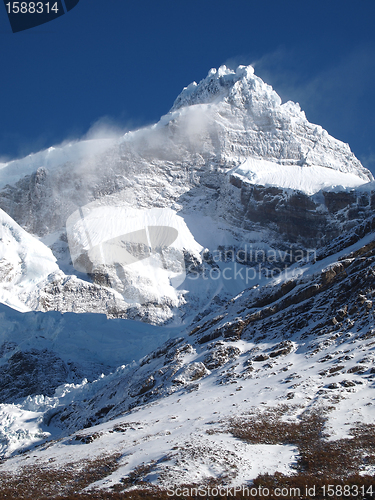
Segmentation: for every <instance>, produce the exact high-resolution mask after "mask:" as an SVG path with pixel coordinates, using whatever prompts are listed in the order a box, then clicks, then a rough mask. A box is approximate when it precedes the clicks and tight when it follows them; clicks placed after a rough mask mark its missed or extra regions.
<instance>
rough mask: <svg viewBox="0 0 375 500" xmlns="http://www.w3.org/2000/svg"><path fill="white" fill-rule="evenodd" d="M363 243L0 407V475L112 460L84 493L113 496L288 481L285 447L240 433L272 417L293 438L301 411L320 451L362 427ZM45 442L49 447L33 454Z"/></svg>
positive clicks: (368, 304) (369, 376) (294, 455)
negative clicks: (155, 341)
mask: <svg viewBox="0 0 375 500" xmlns="http://www.w3.org/2000/svg"><path fill="white" fill-rule="evenodd" d="M374 239H375V234H374V233H372V232H369V234H367V235H366V236H365V237H364V238H362V239H359V240H358V241H357V242H356V243H354V244H352V245H351V246H349V247H346V248H344V249H342V250H341V251H339V252H337V253H333V254H332V255H330V256H327V257H324V258H322V257H323V256H318V260H317V261H316V262H315V263H313V262H310V263H305V264H303V263H298V264H294V265H293V266H292V268H290V269H288V270H287V271H286V272H285V273H284V274H283V275H280V276H278V277H277V278H275V279H274V281H273V282H269V283H268V286H266V287H254V288H253V289H251V290H247V291H245V292H243V293H242V294H241V295H240V296H238V297H237V298H235V299H234V300H232V301H231V302H229V303H228V304H227V305H226V306H224V307H223V308H222V309H221V310H220V311H219V312H220V313H219V315H216V316H215V315H208V316H206V317H205V318H204V319H203V320H202V321H201V322H199V323H198V324H197V325H196V326H195V328H194V329H193V330H190V331H189V330H188V331H185V332H184V331H183V330H181V329H180V331H178V334H177V331H174V332H173V333H174V334H175V335H176V334H177V335H178V336H176V337H174V338H171V339H170V340H168V341H167V342H166V343H165V344H164V345H163V346H161V347H159V348H158V349H156V350H155V351H153V352H151V353H149V354H148V355H146V356H145V357H144V358H143V359H142V360H141V361H140V362H139V363H135V364H133V365H131V366H128V367H126V368H119V369H117V370H116V371H115V372H113V373H112V374H110V375H105V376H103V377H101V378H100V379H98V380H97V381H95V382H92V383H87V382H84V383H82V384H77V385H66V386H61V387H59V388H57V390H56V392H55V394H54V395H53V396H51V397H47V398H46V397H40V396H38V397H36V396H35V397H31V398H28V399H26V400H25V401H24V402H20V403H18V404H17V405H2V406H1V411H2V415H3V424H2V425H3V431H2V432H3V435H4V439H3V441H2V443H3V453H4V454H5V455H6V456H9V455H13V458H9V459H8V460H7V461H6V462H4V463H3V464H2V465H1V466H0V471H3V472H4V471H13V472H14V471H18V472H17V473H19V472H21V471H22V469H23V467H25V466H26V465H27V466H28V467H30V466H35V467H41V466H44V465H43V464H47V463H48V464H49V468H50V469H51V470H53V468H54V467H55V465H54V464H56V466H57V467H59V468H60V467H65V466H68V464H70V467H71V464H72V463H77V464H79V463H80V464H83V463H85V462H87V461H90V460H95V459H96V458H101V459H104V457H107V458H108V457H110V456H116V466H115V467H114V469H111V471H108V474H105V477H103V479H101V480H99V481H97V482H95V483H93V484H91V486H95V487H99V488H111V487H114V486H116V485H117V486H116V487H117V488H120V489H121V487H122V488H123V489H126V488H128V487H130V486H131V485H134V484H137V481H140V480H145V481H146V483H147V482H150V483H153V484H158V485H161V486H163V487H166V488H168V487H171V485H176V484H182V483H192V482H195V483H198V484H203V483H204V481H207V480H208V479H209V478H212V477H214V478H215V477H216V478H217V477H222V478H225V480H224V482H225V484H227V485H232V486H235V485H237V486H238V485H242V484H248V483H249V481H251V480H253V479H254V478H255V477H256V476H257V475H258V474H259V473H265V472H269V473H270V474H273V473H275V472H276V471H278V472H282V473H286V474H291V473H292V472H293V471H294V470H295V466H296V464H299V463H300V462H299V460H300V454H301V452H302V451H301V450H302V449H303V448H301V446H302V445H301V443H300V442H299V441H298V440H297V441H295V442H293V439H292V438H290V439H291V440H290V441H289V442H288V439H286V441H287V442H285V441H283V439H281V438H280V439H281V440H280V441H278V439H277V433H276V437H275V438H273V439H271V441H270V438H267V437H263V438H262V435H258V434H257V433H258V431H255V430H254V433H253V435H252V437H251V426H252V425H253V426H254V429H257V428H258V427H257V425H260V423H261V422H265V423H266V425H271V426H272V425H275V421H276V422H278V420H277V419H278V418H280V424H279V425H286V424H285V422H287V423H288V422H289V424H290V425H293V423H295V424H296V425H297V424H298V425H302V429H303V428H304V427H303V426H304V425H306V432H307V431H308V429H310V427H308V425H309V422H310V420H311V419H314V418H317V417H314V415H315V416H316V415H319V418H321V419H322V422H323V425H324V432H325V433H326V434H327V436H328V441H327V443H328V444H325V445H324V446H326V447H327V446H332V447H333V448H332V449H336V448H337V446H338V445H337V444H335V443H341V442H342V443H344V441H342V440H345V438H346V437H347V436H350V435H351V433H352V432H354V431H353V429H357V430H356V431H355V432H357V434H358V432H359V433H360V432H362V431H361V429H362V430H363V431H365V430H366V429H367V428H368V426H369V425H370V424H372V422H373V419H374V405H373V401H372V400H373V391H374V377H375V375H374V371H375V369H374V362H375V354H374V349H375V340H374V339H375V331H374V327H373V324H374V319H373V314H374V313H373V302H372V297H373V294H374V293H375V282H374V275H375V273H374V269H373V266H374V262H375V261H374V258H375V257H374V252H375V250H374V248H375V247H374ZM337 246H339V245H337ZM127 323H128V322H127V321H125V322H124V325H126V324H127ZM149 328H154V329H155V330H156V329H157V331H159V332H162V331H164V329H165V327H149ZM171 337H173V335H172V336H171ZM270 415H272V418H271V420H270ZM277 415H279V417H277ZM275 419H276V420H275ZM309 419H310V420H309ZM26 421H27V423H25V422H26ZM246 422H248V424H246ZM282 422H284V424H282ZM319 422H321V421H320V420H319V419H318V420H317V421H314V423H313V424H311V423H310V425H314V426H319V425H321V424H319ZM240 424H241V425H248V426H250V427H247V429H248V430H247V431H246V432H247V433H248V434H249V433H250V437H248V438H247V439H246V440H241V439H238V437H235V436H238V432H239V428H241V427H238V426H239V425H240ZM289 424H288V425H289ZM361 425H362V426H364V427H361ZM366 426H367V427H366ZM370 427H371V425H370ZM309 432H310V431H309ZM50 439H58V441H56V442H52V443H48V444H46V445H43V444H41V445H39V446H37V445H38V443H45V442H46V441H49V440H50ZM339 440H341V441H339ZM331 442H332V445H330V444H329V443H331ZM351 442H352V444H353V446H354V445H355V443H356V442H357V441H356V440H355V439H352V440H351ZM28 446H31V447H32V449H31V450H30V451H29V452H26V453H23V454H22V455H19V456H18V455H14V452H16V451H17V449H19V447H21V448H25V447H26V449H27V447H28ZM35 446H37V447H35ZM335 446H336V448H335ZM369 446H370V444H369ZM358 451H359V450H356V451H355V450H354V449H353V450H352V454H353V457H354V456H356V457H357V458H355V460H354V458H352V461H351V465H350V464H349V465H344V464H338V469H337V470H338V471H339V472H336V474H343V475H345V474H347V473H350V472H351V471H355V472H360V473H361V474H365V473H372V472H373V469H372V468H371V467H372V466H371V465H369V464H368V463H367V462H366V459H365V457H366V453H368V452H366V451H365V450H362V452H360V453H359V455H358ZM358 457H359V458H358ZM140 466H142V468H141V469H139V467H140ZM299 466H300V465H299ZM137 471H138V472H137ZM127 480H128V483H129V484H128V486H127ZM129 481H130V482H129ZM121 485H122V486H121ZM61 488H62V491H63V488H64V487H63V486H61Z"/></svg>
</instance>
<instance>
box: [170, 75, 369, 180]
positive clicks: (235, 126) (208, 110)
mask: <svg viewBox="0 0 375 500" xmlns="http://www.w3.org/2000/svg"><path fill="white" fill-rule="evenodd" d="M189 107H204V115H205V118H206V119H207V116H209V117H210V118H211V123H212V122H214V123H215V125H216V127H217V126H219V127H220V126H221V128H222V129H224V130H222V131H221V134H220V135H221V137H223V136H225V140H222V145H223V146H224V147H222V151H223V153H227V154H228V152H229V151H228V150H229V147H230V154H231V156H232V157H233V156H234V157H236V158H237V159H240V160H242V159H245V158H246V157H249V156H252V157H254V158H257V159H259V158H262V159H267V160H272V161H274V162H279V163H282V164H291V165H292V164H297V165H301V166H311V165H318V166H322V167H328V168H331V169H334V170H339V171H341V172H346V173H352V174H355V175H357V176H358V177H360V178H361V179H364V180H367V181H372V180H373V176H372V174H371V172H370V171H369V170H367V169H366V168H364V167H363V166H362V164H361V163H360V162H359V160H358V159H357V158H356V157H355V156H354V154H353V153H352V152H351V150H350V148H349V145H348V144H345V143H343V142H341V141H339V140H337V139H335V138H333V137H332V136H330V135H329V134H328V132H327V131H326V130H324V129H323V128H322V127H321V126H319V125H314V124H312V123H310V122H309V121H308V120H307V118H306V115H305V113H304V112H303V111H302V110H301V108H300V105H299V104H298V103H295V102H292V101H288V102H286V103H282V101H281V98H280V96H279V95H278V94H277V93H276V92H275V91H274V90H273V88H272V87H271V86H270V85H268V84H266V83H265V82H263V80H262V79H261V78H259V77H258V76H256V75H255V74H254V68H253V67H252V66H238V68H237V69H236V70H232V69H229V68H227V67H226V66H220V68H219V69H218V70H216V69H215V68H213V69H211V70H210V71H209V72H208V75H207V77H206V78H204V79H203V80H201V81H200V82H199V83H198V84H197V83H196V82H193V83H191V84H190V85H188V86H187V87H185V88H184V89H183V91H182V92H181V93H180V95H179V96H178V97H177V99H176V100H175V102H174V104H173V106H172V109H171V114H172V116H173V119H175V112H177V111H180V112H181V113H183V115H184V114H190V113H193V112H194V113H197V111H196V110H194V111H193V110H191V111H189V110H188V109H187V108H189ZM228 156H229V155H228Z"/></svg>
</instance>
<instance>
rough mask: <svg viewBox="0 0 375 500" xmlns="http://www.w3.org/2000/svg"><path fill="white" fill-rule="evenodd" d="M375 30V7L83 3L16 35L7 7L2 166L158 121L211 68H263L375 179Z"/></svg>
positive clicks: (335, 0) (268, 0) (198, 0)
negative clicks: (93, 135) (104, 131)
mask: <svg viewBox="0 0 375 500" xmlns="http://www.w3.org/2000/svg"><path fill="white" fill-rule="evenodd" d="M374 28H375V1H374V0H360V1H357V2H355V1H354V0H352V1H347V0H324V1H321V0H314V1H311V0H256V1H254V0H215V1H214V0H190V1H185V0H173V1H172V0H171V1H168V0H153V1H151V0H133V1H128V0H80V2H79V4H78V6H77V7H75V8H74V9H73V10H71V11H70V12H69V13H68V14H66V15H64V16H62V17H60V18H59V19H56V20H55V21H52V22H50V23H48V24H45V25H43V26H40V27H37V28H33V29H31V30H28V31H24V32H20V33H16V34H13V33H12V32H11V29H10V26H9V21H8V19H7V16H6V11H5V7H3V5H0V41H1V51H0V67H1V79H0V88H1V106H0V157H16V156H21V155H24V154H28V153H30V152H35V151H38V150H40V149H41V148H45V147H48V146H51V145H53V144H56V143H59V142H61V141H63V140H65V139H69V138H77V137H82V136H83V135H84V134H86V133H87V131H88V130H89V129H90V127H92V126H93V124H95V123H96V122H97V121H98V120H100V121H101V123H106V124H110V125H113V124H114V125H117V126H119V127H125V128H129V127H130V128H133V127H137V126H140V125H144V124H148V123H152V122H155V121H156V120H158V118H159V117H160V116H161V115H163V114H165V113H166V112H167V111H168V110H169V108H170V107H171V105H172V103H173V101H174V99H175V98H176V96H177V95H178V94H179V92H180V91H181V90H182V88H183V87H184V86H186V85H188V84H189V83H190V82H191V81H193V80H196V81H199V80H200V79H201V78H204V77H205V76H206V74H207V72H208V70H209V69H210V68H211V67H218V66H220V65H221V64H223V63H227V64H228V65H229V66H234V65H237V64H251V63H255V72H256V74H258V75H259V76H260V77H262V78H263V79H264V80H265V81H267V82H268V83H270V84H272V85H273V86H274V88H275V90H276V91H277V92H278V93H279V94H280V95H281V97H282V98H283V100H288V99H291V100H294V101H298V102H299V103H300V104H301V107H302V109H304V111H305V112H306V115H307V118H308V119H309V120H310V121H312V122H314V123H319V124H320V125H322V126H323V127H324V128H326V129H327V130H328V132H329V133H330V134H332V135H333V136H335V137H337V138H338V139H340V140H343V141H345V142H348V143H349V144H350V146H351V148H352V150H353V151H354V153H355V154H356V155H357V156H358V157H359V158H360V159H361V160H362V161H363V163H364V164H365V165H366V166H368V167H372V170H373V171H375V88H374V87H375V86H374V83H375V29H374Z"/></svg>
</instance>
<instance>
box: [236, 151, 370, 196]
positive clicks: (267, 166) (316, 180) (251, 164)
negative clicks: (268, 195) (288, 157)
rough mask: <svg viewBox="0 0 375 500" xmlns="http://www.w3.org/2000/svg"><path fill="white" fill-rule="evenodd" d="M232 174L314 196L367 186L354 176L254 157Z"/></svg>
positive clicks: (253, 182) (316, 166)
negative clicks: (319, 193) (321, 192)
mask: <svg viewBox="0 0 375 500" xmlns="http://www.w3.org/2000/svg"><path fill="white" fill-rule="evenodd" d="M231 174H232V175H234V176H237V177H239V178H240V179H244V180H245V181H246V182H248V183H249V184H252V185H260V186H276V187H279V188H283V189H290V190H295V191H301V192H303V193H306V194H307V195H309V196H311V195H313V194H315V193H317V192H319V191H321V190H325V191H328V190H329V191H333V190H336V191H337V190H344V189H345V188H349V189H353V188H357V187H359V186H363V185H365V184H366V180H365V179H362V178H360V177H359V176H358V175H356V174H354V173H347V172H341V171H339V170H338V171H337V170H333V169H328V168H325V167H321V166H319V165H309V166H300V165H284V164H281V165H280V164H278V163H273V162H270V161H266V160H262V159H258V160H257V159H255V158H251V159H248V160H246V161H245V163H243V164H242V165H240V166H239V167H237V168H235V169H233V171H232V172H231Z"/></svg>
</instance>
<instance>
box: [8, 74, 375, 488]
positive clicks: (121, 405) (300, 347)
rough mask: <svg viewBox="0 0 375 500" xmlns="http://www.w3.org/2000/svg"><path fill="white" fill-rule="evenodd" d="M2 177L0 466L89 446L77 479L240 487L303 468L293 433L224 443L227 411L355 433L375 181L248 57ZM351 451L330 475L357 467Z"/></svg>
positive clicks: (59, 458)
mask: <svg viewBox="0 0 375 500" xmlns="http://www.w3.org/2000/svg"><path fill="white" fill-rule="evenodd" d="M0 186H1V188H2V189H1V191H0V207H1V211H0V277H1V282H0V301H1V302H2V304H4V305H2V306H1V310H0V317H1V320H2V322H1V323H0V355H1V357H0V379H1V387H2V389H1V390H0V396H1V400H0V402H1V403H3V404H2V405H1V406H0V415H1V420H0V432H1V439H0V447H1V453H2V456H3V457H6V458H7V460H6V461H5V462H4V463H3V464H1V465H0V474H1V473H4V474H5V473H7V474H8V473H10V472H14V471H21V470H24V467H25V465H26V463H27V465H28V466H32V467H35V470H36V469H37V468H38V467H40V466H41V464H47V463H49V462H55V463H56V464H57V466H58V467H61V466H62V465H64V464H65V465H66V464H68V463H72V462H74V463H75V464H76V466H77V467H78V468H79V467H82V464H83V463H85V462H87V463H88V462H90V461H92V460H94V461H95V460H96V459H98V460H99V459H100V460H102V459H103V457H104V456H105V457H106V458H105V459H106V460H107V459H108V460H110V463H111V465H110V466H108V471H107V472H108V473H107V474H104V473H103V474H102V476H100V477H99V476H98V477H97V479H96V480H95V481H96V482H95V481H91V483H90V482H89V484H86V486H90V485H92V484H93V483H95V486H97V487H100V488H105V489H108V488H115V489H116V488H117V489H121V488H124V489H126V488H127V487H129V485H131V484H135V483H137V481H138V482H139V481H141V480H146V481H149V482H151V483H155V484H159V485H161V486H163V487H168V486H169V485H170V484H181V483H188V482H190V483H193V482H198V483H199V482H203V481H205V480H208V479H209V478H210V477H211V478H212V477H215V478H219V477H222V478H225V481H226V484H229V485H237V486H238V485H242V484H245V483H247V482H248V481H251V480H253V479H255V477H256V476H257V475H258V474H259V473H265V472H269V473H270V474H273V473H275V472H276V471H279V472H283V473H285V474H290V473H292V471H293V470H294V469H293V468H295V467H296V464H297V466H298V467H299V468H300V470H302V471H303V470H305V469H306V465H305V466H304V465H303V463H305V462H303V460H302V458H301V457H302V456H305V455H306V453H307V451H306V449H305V448H304V447H303V446H305V445H303V444H301V440H298V439H297V438H296V437H294V438H293V439H294V440H293V439H292V438H289V440H288V439H287V440H286V441H285V440H284V441H283V440H282V439H281V438H280V439H278V438H277V433H274V438H272V439H271V438H267V439H268V440H267V439H266V438H264V437H263V438H260V437H259V436H255V435H254V436H252V437H251V436H250V437H249V435H248V434H246V438H244V440H242V441H239V440H238V438H239V437H241V436H243V431H241V432H242V434H241V432H240V430H241V429H242V427H241V426H242V425H245V424H246V422H247V424H246V425H255V423H257V424H256V425H258V424H259V422H263V424H264V425H270V420H269V418H270V417H269V415H271V414H274V415H279V417H280V418H279V420H277V422H278V425H280V426H282V425H284V424H285V422H289V423H290V425H291V426H292V425H296V426H302V427H303V426H304V425H308V423H309V422H310V424H311V425H313V424H312V423H311V422H312V420H311V419H314V418H315V419H318V420H319V419H320V420H319V422H320V424H319V425H321V426H325V427H324V429H325V432H326V433H327V434H328V435H329V439H330V440H331V441H327V442H323V441H322V440H321V438H320V437H319V439H318V438H317V441H316V443H315V444H316V446H318V447H319V446H325V447H329V446H331V445H330V444H327V443H330V442H332V443H336V445H335V446H336V447H337V446H339V445H338V444H337V443H339V444H340V443H344V441H345V439H346V438H347V437H348V436H349V434H350V432H352V433H356V434H355V435H356V436H357V438H358V439H359V437H358V436H360V435H362V434H361V432H362V433H363V432H365V431H366V432H369V427H368V426H369V424H370V423H371V419H373V412H372V409H371V408H372V403H371V402H370V401H368V400H369V398H370V399H371V398H372V397H373V396H372V386H373V382H372V380H373V376H374V375H373V371H375V368H373V362H374V359H373V355H372V349H373V347H372V338H373V336H374V335H373V329H374V328H373V304H372V300H373V299H372V297H373V294H374V293H375V286H374V284H373V276H374V270H373V258H374V257H373V252H374V250H373V247H374V243H373V240H374V233H375V217H374V215H373V209H374V206H375V187H374V186H375V183H374V180H373V177H372V175H371V173H370V172H369V171H368V170H367V169H365V168H364V167H363V166H362V165H361V163H360V162H359V161H358V160H357V159H356V158H355V156H354V155H353V153H352V152H351V151H350V148H349V146H348V145H347V144H344V143H342V142H340V141H338V140H336V139H334V138H333V137H331V136H330V135H329V134H328V133H327V132H326V131H325V130H323V129H322V128H321V127H320V126H318V125H313V124H311V123H309V122H308V120H307V119H306V117H305V114H304V113H303V112H302V111H301V109H300V107H299V105H298V104H295V103H292V102H287V103H282V102H281V99H280V98H279V96H278V95H277V94H276V92H275V91H274V90H273V89H272V88H271V87H270V86H269V85H267V84H265V83H264V82H263V81H262V80H261V79H260V78H258V77H257V76H255V75H254V71H253V68H251V67H244V66H240V67H238V68H237V70H235V71H233V70H230V69H228V68H226V67H225V66H222V67H221V68H219V70H211V71H210V72H209V74H208V76H207V77H206V78H205V79H203V80H202V81H201V82H200V83H199V84H196V83H195V82H194V83H192V84H190V85H189V86H188V87H186V88H185V89H184V90H183V91H182V92H181V94H180V95H179V96H178V97H177V99H176V101H175V102H174V104H173V106H172V108H171V110H170V112H169V113H167V114H166V115H165V116H163V117H162V118H161V119H160V121H159V122H158V123H157V124H155V125H153V126H150V127H147V128H143V129H140V130H136V131H133V132H128V133H127V134H125V135H124V136H123V137H119V138H116V139H111V140H109V139H108V140H101V141H97V140H92V141H82V142H79V141H78V142H76V143H71V144H65V145H62V146H60V147H56V148H50V149H49V150H47V151H45V152H40V153H38V154H36V155H30V156H29V157H27V158H24V159H21V160H15V161H13V162H9V163H7V164H3V165H1V168H0ZM62 313H64V314H62ZM100 313H101V314H100ZM134 320H136V321H134ZM348 408H356V409H355V410H350V411H348ZM234 416H236V417H237V419H233V417H234ZM282 422H284V424H282ZM310 424H309V425H310ZM285 425H286V424H285ZM344 425H346V426H347V427H343V426H344ZM314 426H315V427H316V426H317V420H316V421H314ZM89 427H90V430H88V428H89ZM322 429H323V427H322ZM357 438H355V439H354V440H352V446H353V447H354V448H355V446H357V445H356V443H357V441H356V439H357ZM270 439H271V440H270ZM51 440H54V441H53V442H50V441H51ZM55 440H57V441H55ZM46 443H47V444H46ZM345 443H346V441H345ZM357 444H358V443H357ZM332 446H333V445H332ZM345 446H346V445H345ZM358 446H359V445H358ZM358 446H357V448H355V450H354V448H353V450H354V451H353V450H352V451H353V453H354V452H355V454H356V456H358V459H356V460H354V461H353V464H354V465H353V467H352V469H351V468H350V467H349V465H348V466H347V467H346V466H345V467H346V468H345V467H343V469H342V473H343V474H349V473H350V472H353V471H354V472H360V473H361V474H364V473H372V472H373V469H372V465H371V460H370V459H368V458H367V459H365V457H368V456H370V455H371V453H375V451H374V450H372V449H370V448H369V449H367V448H366V450H367V451H366V450H364V449H362V451H361V453H362V454H361V453H359V451H358V450H359V448H358ZM369 446H370V445H369ZM31 449H32V453H31V452H29V451H27V450H31ZM24 450H26V451H25V453H23V454H21V455H18V453H19V452H20V451H24ZM309 453H310V452H309ZM260 456H261V457H262V459H260V458H259V457H260ZM73 457H74V458H73ZM192 457H195V458H194V460H193V458H192ZM90 463H91V462H90ZM142 464H143V465H142ZM301 464H302V465H301ZM141 465H142V471H141V467H140V466H141ZM303 467H305V469H303ZM52 469H53V467H52ZM52 469H51V470H52ZM77 470H78V469H77ZM331 472H332V471H331ZM332 474H336V475H337V474H339V472H337V471H336V472H332ZM73 476H74V474H73ZM7 477H8V476H7ZM74 477H75V476H74ZM0 479H1V478H0ZM8 479H9V478H8ZM121 485H122V486H121ZM70 487H71V485H70V483H66V484H63V483H61V486H60V490H56V491H57V493H59V492H60V493H61V492H65V493H66V492H68V491H70V490H69V488H70ZM49 494H50V495H52V493H51V492H50V493H49Z"/></svg>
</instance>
